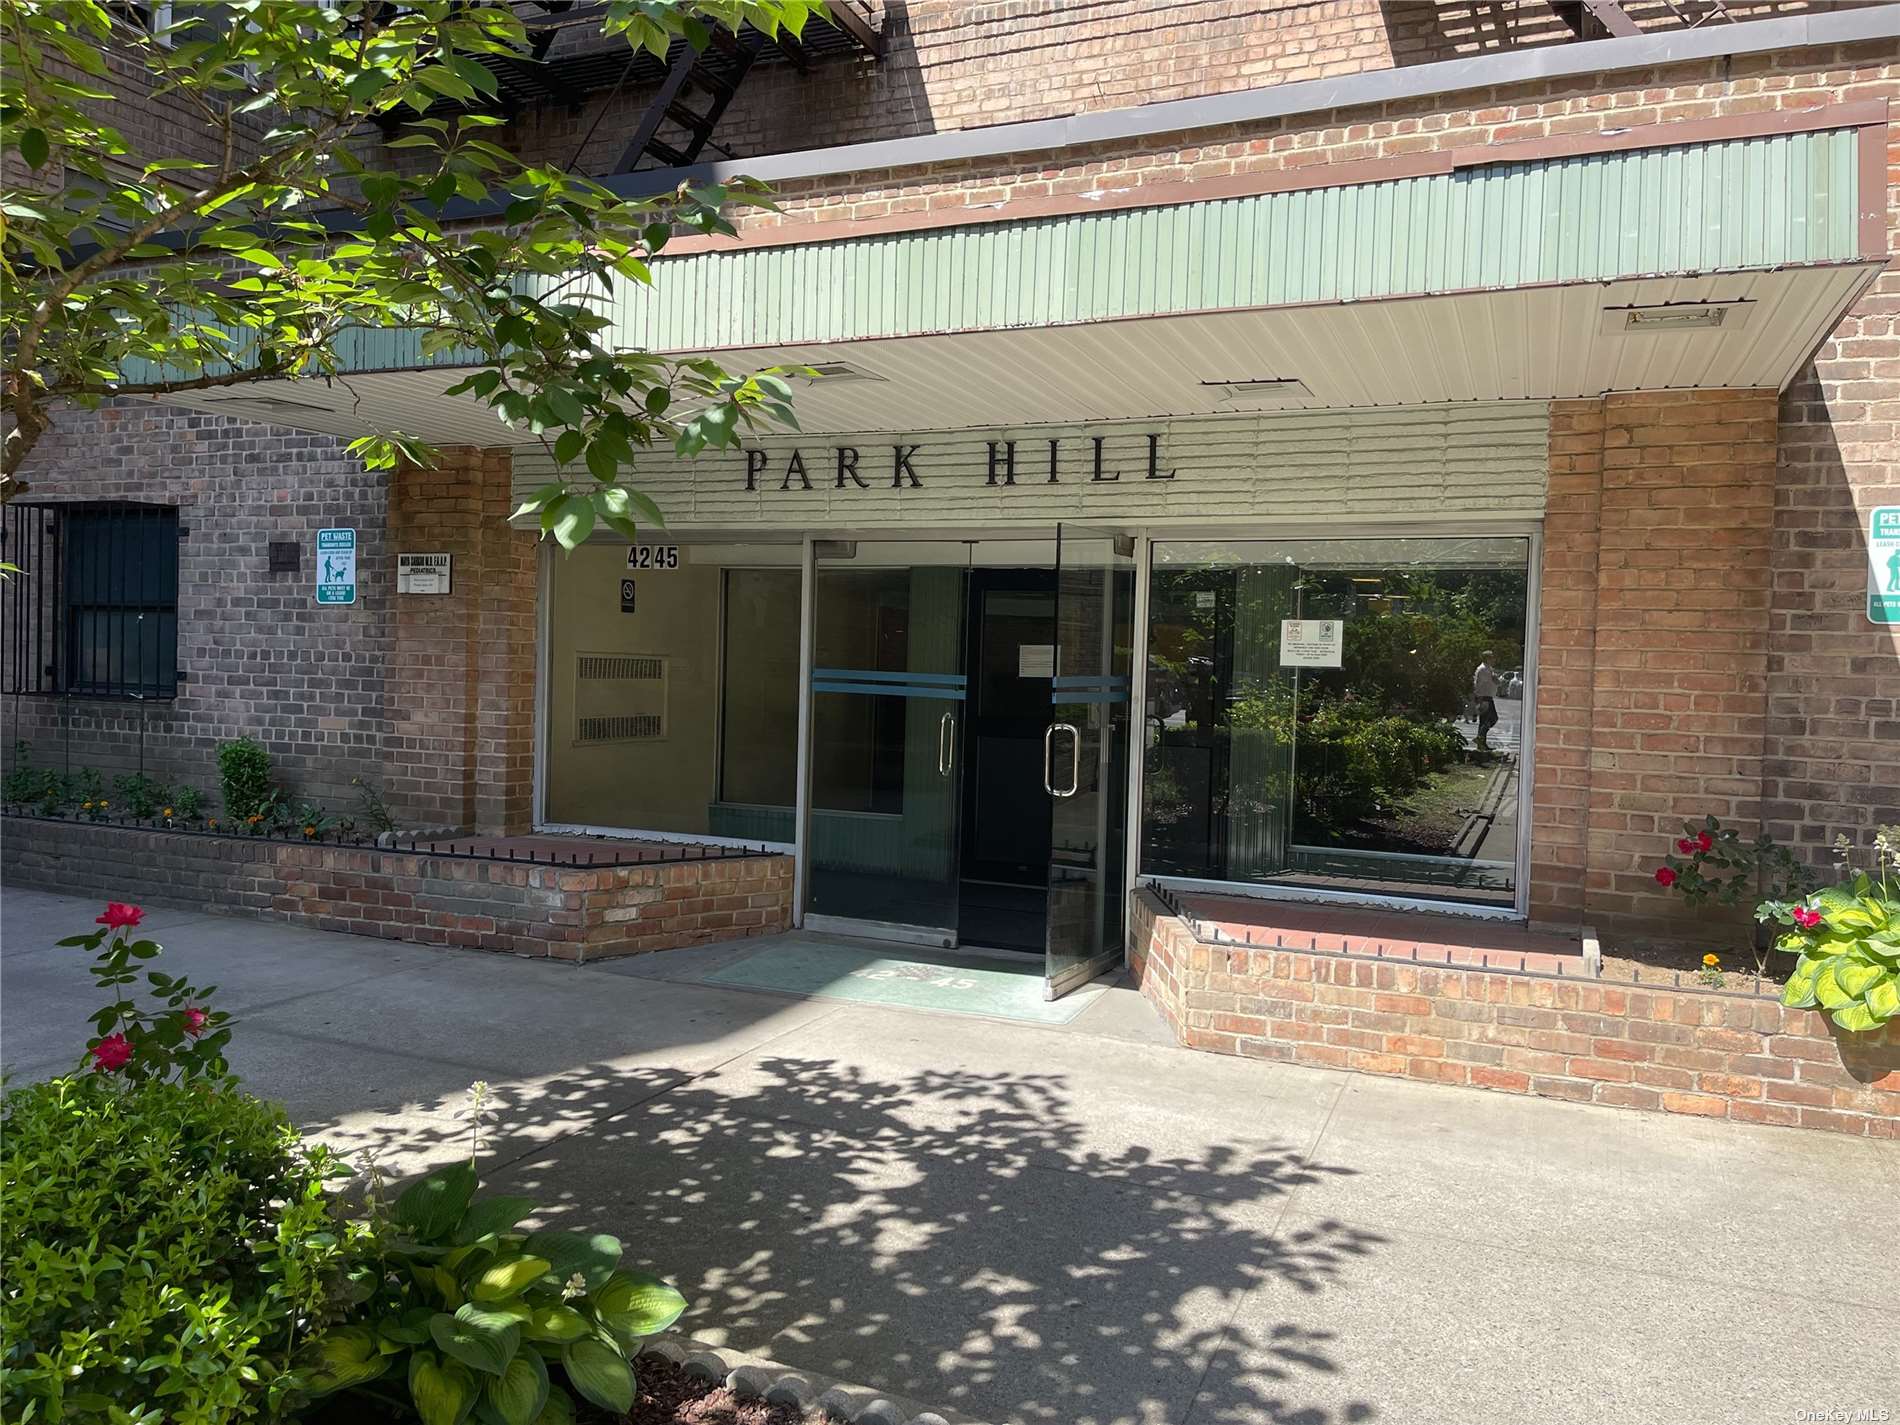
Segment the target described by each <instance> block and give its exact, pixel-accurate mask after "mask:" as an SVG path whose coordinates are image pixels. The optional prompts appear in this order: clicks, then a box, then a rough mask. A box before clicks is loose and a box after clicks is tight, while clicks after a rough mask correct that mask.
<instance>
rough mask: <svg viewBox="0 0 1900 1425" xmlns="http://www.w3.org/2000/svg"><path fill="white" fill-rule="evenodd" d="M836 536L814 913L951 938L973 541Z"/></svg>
mask: <svg viewBox="0 0 1900 1425" xmlns="http://www.w3.org/2000/svg"><path fill="white" fill-rule="evenodd" d="M838 543H839V545H840V550H839V552H837V553H834V554H826V553H824V552H822V551H821V553H820V556H819V559H818V562H817V567H816V582H815V585H814V590H813V593H814V613H815V616H816V626H815V628H814V630H813V654H814V657H813V666H812V684H811V686H812V702H811V715H812V722H811V729H812V731H811V810H810V821H809V828H810V830H809V836H810V853H809V854H810V858H811V859H810V880H809V891H808V893H807V901H806V908H807V912H808V914H809V915H811V916H820V917H835V918H838V919H843V920H852V921H859V922H872V923H875V924H876V925H879V926H882V927H886V928H888V929H890V930H893V931H902V932H905V933H907V935H908V937H909V938H922V939H929V940H934V941H938V942H940V943H942V944H946V945H947V944H950V943H952V942H954V941H955V939H956V933H957V894H958V871H957V868H958V818H959V814H960V811H961V807H962V796H961V787H962V775H963V768H962V763H961V758H960V757H959V755H958V753H959V734H960V731H961V724H962V720H963V709H964V703H965V689H966V684H967V681H968V680H967V678H966V675H965V671H964V610H965V602H966V580H967V578H968V570H967V565H968V562H969V549H968V546H967V545H964V544H951V543H925V542H916V543H908V544H895V543H894V544H893V545H891V546H889V547H887V548H884V549H882V550H880V549H878V548H876V547H873V546H869V545H860V544H857V543H854V542H850V541H839V542H838ZM847 551H848V552H847Z"/></svg>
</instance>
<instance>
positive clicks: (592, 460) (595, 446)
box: [587, 440, 620, 480]
mask: <svg viewBox="0 0 1900 1425" xmlns="http://www.w3.org/2000/svg"><path fill="white" fill-rule="evenodd" d="M587 473H588V474H590V475H592V476H593V477H594V478H595V479H596V480H611V479H613V478H614V476H616V475H618V474H619V473H620V461H619V460H618V458H616V456H615V454H614V447H613V444H612V443H611V442H610V441H607V440H595V441H594V442H593V443H592V444H590V445H589V446H588V447H587Z"/></svg>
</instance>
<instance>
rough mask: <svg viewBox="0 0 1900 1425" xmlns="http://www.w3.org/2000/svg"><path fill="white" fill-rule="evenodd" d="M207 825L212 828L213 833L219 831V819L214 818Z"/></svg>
mask: <svg viewBox="0 0 1900 1425" xmlns="http://www.w3.org/2000/svg"><path fill="white" fill-rule="evenodd" d="M205 825H206V826H208V827H210V828H211V829H212V830H213V831H216V830H217V829H218V819H217V818H216V817H215V816H214V817H212V818H211V820H209V821H207V822H206V823H205Z"/></svg>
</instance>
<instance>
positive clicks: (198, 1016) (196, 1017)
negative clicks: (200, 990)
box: [185, 1004, 211, 1039]
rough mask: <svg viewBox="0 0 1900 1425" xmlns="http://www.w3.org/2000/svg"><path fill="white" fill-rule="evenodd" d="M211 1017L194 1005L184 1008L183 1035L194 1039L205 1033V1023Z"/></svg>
mask: <svg viewBox="0 0 1900 1425" xmlns="http://www.w3.org/2000/svg"><path fill="white" fill-rule="evenodd" d="M210 1017H211V1016H210V1015H208V1014H206V1013H205V1012H204V1011H203V1010H202V1009H199V1008H198V1006H197V1005H195V1004H188V1005H186V1006H185V1033H187V1034H189V1035H190V1036H191V1037H192V1038H193V1039H196V1038H197V1037H198V1036H199V1035H200V1034H203V1033H204V1032H205V1021H206V1020H208V1019H209V1018H210Z"/></svg>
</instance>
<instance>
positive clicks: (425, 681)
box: [384, 446, 535, 833]
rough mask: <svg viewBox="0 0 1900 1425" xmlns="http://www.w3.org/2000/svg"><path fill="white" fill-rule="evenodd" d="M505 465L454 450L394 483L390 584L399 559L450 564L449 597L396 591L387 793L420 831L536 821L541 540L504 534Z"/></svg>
mask: <svg viewBox="0 0 1900 1425" xmlns="http://www.w3.org/2000/svg"><path fill="white" fill-rule="evenodd" d="M511 468H512V460H511V457H510V455H509V453H508V452H507V451H505V450H479V449H476V448H474V447H468V446H457V447H453V448H450V449H447V450H444V451H443V452H442V453H441V457H440V459H439V461H438V463H437V464H436V465H435V466H434V467H432V468H429V469H421V468H418V467H415V466H403V467H401V468H399V469H398V470H397V471H396V474H395V478H394V479H393V480H392V482H391V487H390V515H389V524H390V539H389V554H388V558H389V561H390V566H391V568H390V571H389V587H391V588H392V589H393V588H394V587H395V582H396V581H395V568H394V566H395V563H396V556H397V554H399V553H404V552H409V553H428V552H440V551H447V552H448V553H449V554H450V555H452V556H453V559H454V563H453V570H452V581H451V589H450V592H449V593H448V594H446V595H423V594H401V593H397V594H395V595H394V597H395V600H396V609H395V616H394V618H393V619H392V626H393V643H394V647H393V650H392V653H391V657H390V671H389V679H388V705H389V723H390V735H389V739H388V741H387V743H386V744H385V750H384V795H385V796H386V797H387V798H388V800H389V803H390V807H391V809H392V810H393V811H394V812H395V813H396V815H397V816H398V817H399V818H400V819H402V820H403V821H405V822H409V823H412V824H415V825H426V826H452V827H456V828H460V829H470V830H479V831H484V832H494V833H505V832H518V831H525V830H527V829H528V827H529V823H530V818H531V816H532V805H531V801H532V798H531V787H532V779H533V766H534V607H535V577H534V570H535V556H534V536H533V535H532V534H531V533H528V532H524V531H517V530H513V529H510V528H509V527H508V525H507V516H508V512H509V509H510V508H511V507H510V505H509V503H508V501H509V480H510V474H511Z"/></svg>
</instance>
